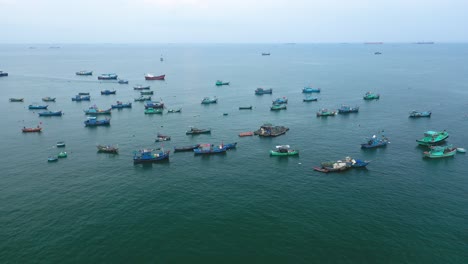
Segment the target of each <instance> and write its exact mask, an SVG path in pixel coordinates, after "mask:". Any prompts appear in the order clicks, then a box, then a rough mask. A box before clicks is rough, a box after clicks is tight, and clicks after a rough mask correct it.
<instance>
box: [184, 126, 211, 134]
mask: <svg viewBox="0 0 468 264" xmlns="http://www.w3.org/2000/svg"><path fill="white" fill-rule="evenodd" d="M185 134H186V135H198V134H211V128H205V129H198V128H195V127H191V128H190V130H187V131H186V132H185Z"/></svg>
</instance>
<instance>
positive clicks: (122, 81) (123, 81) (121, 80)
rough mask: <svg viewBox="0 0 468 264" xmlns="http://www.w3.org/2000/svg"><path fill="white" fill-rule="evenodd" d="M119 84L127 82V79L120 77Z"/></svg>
mask: <svg viewBox="0 0 468 264" xmlns="http://www.w3.org/2000/svg"><path fill="white" fill-rule="evenodd" d="M118 83H119V84H128V80H123V79H120V80H119V81H118Z"/></svg>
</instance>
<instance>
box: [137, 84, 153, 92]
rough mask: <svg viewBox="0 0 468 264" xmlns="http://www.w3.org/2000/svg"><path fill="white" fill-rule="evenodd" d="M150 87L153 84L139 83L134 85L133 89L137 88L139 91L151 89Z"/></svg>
mask: <svg viewBox="0 0 468 264" xmlns="http://www.w3.org/2000/svg"><path fill="white" fill-rule="evenodd" d="M150 87H151V86H149V85H146V86H144V85H141V84H138V85H137V86H133V90H137V91H139V90H149V89H150Z"/></svg>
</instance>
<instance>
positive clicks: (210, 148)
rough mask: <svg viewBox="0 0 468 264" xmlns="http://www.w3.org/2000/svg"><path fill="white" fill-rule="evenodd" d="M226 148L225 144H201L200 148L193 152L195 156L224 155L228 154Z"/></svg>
mask: <svg viewBox="0 0 468 264" xmlns="http://www.w3.org/2000/svg"><path fill="white" fill-rule="evenodd" d="M226 150H227V149H226V147H225V146H223V144H221V145H219V146H215V145H212V144H200V146H199V147H198V148H196V149H194V150H193V153H194V154H195V155H209V154H222V153H226Z"/></svg>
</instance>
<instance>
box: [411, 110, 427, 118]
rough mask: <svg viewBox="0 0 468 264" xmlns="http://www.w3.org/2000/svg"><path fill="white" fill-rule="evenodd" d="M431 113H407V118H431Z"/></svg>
mask: <svg viewBox="0 0 468 264" xmlns="http://www.w3.org/2000/svg"><path fill="white" fill-rule="evenodd" d="M431 114H432V113H431V111H424V112H419V111H416V110H413V111H411V112H410V113H409V117H413V118H417V117H431Z"/></svg>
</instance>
